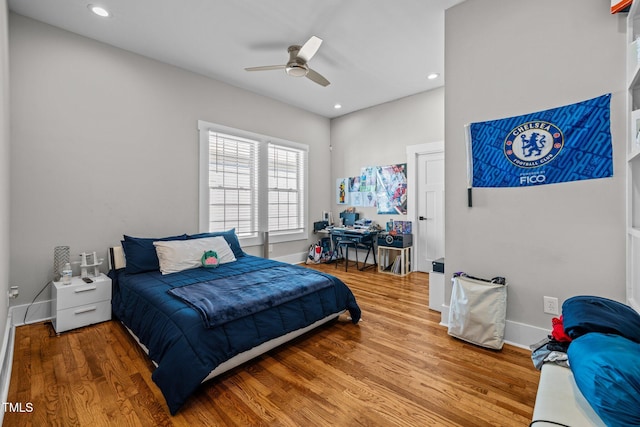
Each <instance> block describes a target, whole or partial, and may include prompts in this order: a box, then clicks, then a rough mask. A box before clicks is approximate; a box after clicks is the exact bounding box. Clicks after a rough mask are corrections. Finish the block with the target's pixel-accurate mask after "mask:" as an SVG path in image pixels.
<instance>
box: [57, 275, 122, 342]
mask: <svg viewBox="0 0 640 427" xmlns="http://www.w3.org/2000/svg"><path fill="white" fill-rule="evenodd" d="M91 280H93V282H92V283H85V282H84V281H83V280H82V279H81V278H80V277H73V278H72V279H71V284H69V285H64V284H62V282H53V290H52V297H53V301H52V310H51V311H52V313H53V316H54V317H53V328H54V329H55V331H56V333H58V334H59V333H60V332H65V331H68V330H70V329H75V328H80V327H82V326H87V325H92V324H94V323H100V322H104V321H107V320H111V279H109V278H108V277H107V276H106V275H105V274H103V273H100V276H97V277H91Z"/></svg>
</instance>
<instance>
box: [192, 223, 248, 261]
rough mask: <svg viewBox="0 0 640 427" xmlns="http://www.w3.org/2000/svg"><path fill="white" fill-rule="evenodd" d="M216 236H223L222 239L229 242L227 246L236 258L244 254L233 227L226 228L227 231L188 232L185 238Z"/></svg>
mask: <svg viewBox="0 0 640 427" xmlns="http://www.w3.org/2000/svg"><path fill="white" fill-rule="evenodd" d="M218 236H222V237H224V240H226V241H227V243H228V244H229V247H230V248H231V250H232V251H233V255H234V256H235V257H236V258H240V257H243V256H244V252H243V251H242V248H241V247H240V242H239V241H238V236H236V229H235V228H232V229H231V230H227V231H212V232H209V233H199V234H189V235H188V236H187V238H188V239H202V238H205V237H218Z"/></svg>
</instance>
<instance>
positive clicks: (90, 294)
mask: <svg viewBox="0 0 640 427" xmlns="http://www.w3.org/2000/svg"><path fill="white" fill-rule="evenodd" d="M56 297H57V309H58V310H64V309H67V308H70V307H76V306H80V305H85V304H90V303H94V302H99V301H105V300H110V299H111V281H110V280H109V281H95V282H93V283H84V282H83V283H82V284H81V285H77V286H76V285H68V286H59V287H58V291H57V295H56Z"/></svg>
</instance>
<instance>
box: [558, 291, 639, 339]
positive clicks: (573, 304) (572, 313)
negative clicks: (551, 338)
mask: <svg viewBox="0 0 640 427" xmlns="http://www.w3.org/2000/svg"><path fill="white" fill-rule="evenodd" d="M562 323H563V325H564V331H565V332H566V333H567V335H569V336H570V337H571V338H572V339H576V338H578V337H580V336H582V335H584V334H586V333H589V332H602V333H605V334H616V335H622V336H623V337H625V338H627V339H630V340H632V341H635V342H638V343H640V314H638V313H637V312H636V311H635V310H634V309H632V308H631V307H629V306H627V305H624V304H622V303H620V302H618V301H614V300H611V299H607V298H602V297H595V296H576V297H572V298H569V299H568V300H566V301H565V302H564V304H562Z"/></svg>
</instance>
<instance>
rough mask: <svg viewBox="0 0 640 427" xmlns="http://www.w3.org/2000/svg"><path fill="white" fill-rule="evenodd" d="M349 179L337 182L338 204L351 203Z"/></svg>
mask: <svg viewBox="0 0 640 427" xmlns="http://www.w3.org/2000/svg"><path fill="white" fill-rule="evenodd" d="M348 189H349V178H338V179H337V182H336V203H337V204H339V205H346V204H347V203H349V192H348Z"/></svg>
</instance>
